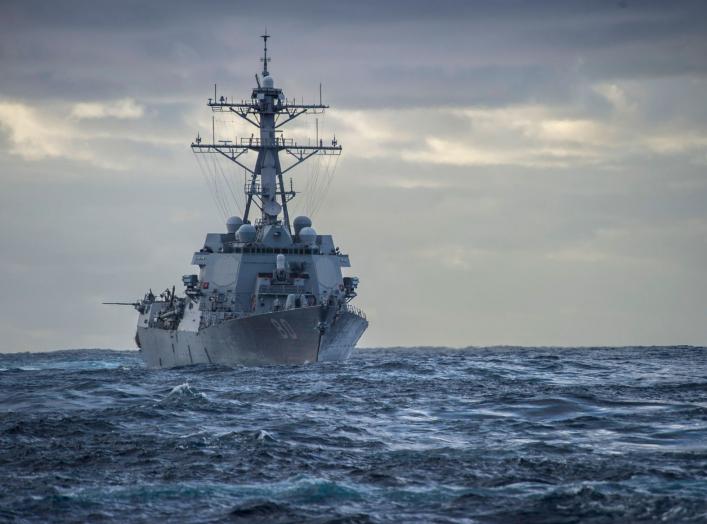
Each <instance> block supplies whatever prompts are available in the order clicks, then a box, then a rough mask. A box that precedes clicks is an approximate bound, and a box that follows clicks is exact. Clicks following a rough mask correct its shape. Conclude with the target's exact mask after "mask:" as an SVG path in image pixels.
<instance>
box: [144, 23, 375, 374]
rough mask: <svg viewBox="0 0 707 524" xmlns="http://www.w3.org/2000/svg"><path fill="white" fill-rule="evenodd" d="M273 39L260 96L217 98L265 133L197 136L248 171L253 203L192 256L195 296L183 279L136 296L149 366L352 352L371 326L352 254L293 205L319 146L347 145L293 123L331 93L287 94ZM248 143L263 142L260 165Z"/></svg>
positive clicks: (222, 107)
mask: <svg viewBox="0 0 707 524" xmlns="http://www.w3.org/2000/svg"><path fill="white" fill-rule="evenodd" d="M262 38H263V42H264V49H263V57H262V59H261V61H262V63H263V68H262V74H261V76H260V77H259V76H258V75H257V74H256V75H255V79H256V84H257V86H256V87H255V88H254V89H253V90H252V93H251V97H250V99H246V100H240V101H236V102H234V101H233V100H231V101H229V100H228V99H227V98H225V97H223V96H221V97H219V98H217V93H216V92H215V93H214V98H210V99H209V101H208V106H209V107H210V108H211V109H212V111H214V112H228V114H233V115H237V116H238V117H240V118H242V119H243V120H245V121H247V122H248V123H249V124H251V125H252V126H253V127H255V128H257V129H258V130H259V133H258V136H255V133H254V134H253V135H252V136H251V137H248V138H242V139H240V140H238V141H230V140H218V141H217V140H216V139H215V133H212V140H211V143H207V142H205V141H204V140H203V139H202V138H201V136H200V135H197V138H196V139H195V141H194V142H193V143H192V144H191V148H192V150H193V151H194V153H196V154H197V155H202V154H215V155H220V156H222V157H225V158H226V159H228V160H229V161H230V162H233V163H235V164H236V165H238V166H240V167H241V168H242V169H244V170H245V171H246V172H247V174H248V180H247V183H246V184H245V188H244V192H245V198H246V200H245V211H244V214H243V216H242V217H238V216H233V217H230V218H229V219H228V220H227V222H226V231H225V232H222V233H208V234H207V235H206V240H205V242H204V245H203V247H202V248H201V249H200V250H199V251H197V252H196V253H194V255H193V258H192V264H193V265H195V266H198V268H199V272H198V274H192V275H185V276H184V277H182V280H183V284H184V287H185V292H184V296H177V294H176V292H175V288H172V289H171V290H165V292H163V293H162V294H161V295H160V296H155V295H154V294H153V293H152V291H150V292H148V293H147V294H146V295H145V296H144V298H143V299H142V300H140V301H138V302H135V303H132V304H131V305H133V306H134V307H135V308H136V309H137V311H138V312H139V318H138V326H137V334H136V337H135V338H136V343H137V345H138V347H140V348H141V351H142V355H143V357H144V360H145V362H146V363H147V364H148V365H149V366H152V367H172V366H181V365H189V364H196V363H214V364H226V365H236V364H255V365H261V364H299V363H306V362H316V361H327V360H343V359H346V358H348V357H349V356H350V354H351V352H352V351H353V349H354V347H355V345H356V343H357V341H358V340H359V338H360V337H361V335H362V334H363V332H364V331H365V329H366V328H367V326H368V322H367V320H366V317H365V315H364V314H363V313H362V312H361V311H360V310H359V309H357V308H355V307H354V306H352V305H351V300H352V299H353V298H354V297H355V296H356V288H357V286H358V278H356V277H345V276H343V274H342V268H347V267H350V262H349V257H348V255H346V254H344V253H342V252H341V251H340V250H339V248H338V247H336V246H335V244H334V241H333V239H332V237H331V235H321V234H318V233H317V232H316V231H315V229H314V228H313V227H312V221H311V220H310V219H309V218H308V217H305V216H298V217H296V218H295V219H294V220H292V222H291V221H290V216H289V210H288V202H290V200H291V199H293V198H294V197H295V196H296V193H295V191H294V189H293V187H292V185H290V187H289V188H286V187H285V183H284V179H283V175H284V173H286V172H288V171H289V170H291V169H293V168H294V167H296V166H298V165H299V164H301V163H302V162H305V161H306V160H307V159H309V158H311V157H312V156H314V155H340V154H341V150H342V148H341V145H340V144H338V143H337V141H336V138H333V139H332V140H330V141H327V143H325V142H324V140H323V139H320V138H319V137H317V138H316V140H315V141H314V143H313V144H312V143H311V142H310V143H308V144H307V145H303V144H299V143H296V142H295V141H294V140H292V139H289V138H286V137H285V136H284V134H283V133H282V130H281V128H282V127H283V126H284V125H285V124H287V123H288V122H291V121H292V120H294V119H295V118H298V117H300V116H301V115H304V114H306V113H321V112H323V111H324V110H325V109H327V108H328V106H326V105H324V104H322V103H321V94H320V102H319V103H318V104H304V103H297V102H296V101H295V100H291V99H288V98H286V97H285V95H284V93H283V91H282V89H280V88H279V87H276V86H275V81H274V79H273V77H272V76H271V75H270V73H269V71H268V64H269V61H270V57H269V56H268V48H267V43H268V38H269V35H267V33H266V34H264V35H262ZM320 93H321V91H320ZM248 152H255V153H257V159H256V161H255V165H254V166H252V167H251V166H249V165H247V164H246V162H245V158H244V155H245V154H246V153H248ZM281 157H286V158H287V162H286V164H287V165H286V166H284V167H283V164H281Z"/></svg>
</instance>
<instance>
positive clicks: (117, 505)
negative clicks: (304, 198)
mask: <svg viewBox="0 0 707 524" xmlns="http://www.w3.org/2000/svg"><path fill="white" fill-rule="evenodd" d="M0 370H1V371H0V521H19V522H22V521H28V522H56V521H69V522H82V521H108V520H111V521H116V522H160V521H164V522H707V349H706V348H696V347H651V348H592V349H579V348H577V349H574V348H569V349H568V348H566V349H545V348H485V349H466V350H451V349H433V348H414V349H412V348H411V349H394V350H361V351H359V352H357V354H356V356H355V357H354V358H353V359H352V360H350V361H349V362H346V363H343V364H334V363H332V364H316V365H306V366H294V367H263V368H240V367H239V368H224V367H214V366H197V367H191V368H182V369H175V370H148V369H145V368H144V367H143V365H142V363H141V361H140V359H139V356H138V354H137V353H133V352H113V351H101V350H80V351H62V352H56V353H42V354H21V355H0Z"/></svg>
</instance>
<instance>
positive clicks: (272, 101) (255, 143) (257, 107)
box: [191, 32, 341, 231]
mask: <svg viewBox="0 0 707 524" xmlns="http://www.w3.org/2000/svg"><path fill="white" fill-rule="evenodd" d="M261 38H262V39H263V58H261V59H260V61H261V62H262V63H263V70H262V81H261V79H260V78H258V75H257V74H256V75H255V81H256V83H257V87H256V88H254V89H253V92H252V94H251V98H250V100H241V101H240V102H236V103H234V102H233V100H231V102H228V100H227V99H226V98H225V97H223V96H221V97H220V98H218V99H217V98H216V96H217V93H216V88H215V87H214V98H213V99H211V98H209V101H208V104H207V105H208V106H209V107H210V108H211V109H212V111H214V112H227V111H228V112H231V113H234V114H236V115H238V116H239V117H241V118H242V119H244V120H245V121H246V122H248V123H250V124H252V125H253V126H255V127H257V128H258V129H259V130H260V137H259V138H258V137H255V136H251V137H249V138H241V139H240V140H239V141H238V140H237V143H233V142H232V141H230V140H216V137H215V132H213V133H212V141H213V143H211V144H208V143H204V142H203V139H202V138H201V137H200V136H199V135H197V137H196V139H195V141H194V142H193V143H192V144H191V148H192V151H194V153H218V154H221V155H223V156H224V157H226V158H228V159H229V160H231V161H232V162H234V163H236V164H237V165H239V166H240V167H242V168H243V169H245V170H246V171H247V172H248V173H249V174H250V180H249V182H248V183H246V185H245V187H244V192H245V195H246V206H245V213H244V216H243V220H244V221H248V219H249V214H250V211H251V204H253V203H255V205H256V206H257V207H258V208H259V209H260V211H261V220H262V223H264V224H274V223H277V222H278V221H279V218H278V217H279V215H280V213H282V215H283V220H284V223H285V226H286V227H287V229H288V231H291V228H290V216H289V213H288V211H287V203H288V202H289V201H290V200H291V199H292V198H294V197H295V195H296V192H295V191H294V189H293V188H292V185H291V184H290V189H289V190H287V189H286V188H285V184H284V180H283V174H285V173H287V172H288V171H289V170H291V169H292V168H294V167H295V166H298V165H299V164H301V163H302V162H304V161H305V160H307V159H308V158H311V157H312V156H314V155H340V154H341V145H339V144H338V143H337V141H336V137H334V138H333V139H332V140H331V145H324V141H323V140H321V139H320V138H319V137H318V136H317V137H316V139H315V142H314V144H315V145H306V146H305V145H299V144H297V143H295V142H294V141H293V140H292V139H288V138H285V137H284V136H282V132H281V131H278V129H279V128H280V127H282V126H284V125H285V124H287V123H288V122H291V121H292V120H294V119H295V118H297V117H298V116H300V115H303V114H305V113H310V114H319V113H323V112H324V110H325V109H327V108H328V107H329V106H328V105H324V104H322V101H321V88H320V91H319V104H303V103H302V104H298V103H296V101H295V100H289V99H287V98H285V95H284V93H283V92H282V89H279V88H276V87H275V82H274V80H273V78H272V76H270V73H269V72H268V63H269V62H270V57H269V56H268V38H270V35H268V34H267V32H266V33H265V34H263V35H261ZM278 133H279V134H280V136H278ZM248 151H255V152H257V153H258V157H257V159H256V161H255V166H254V167H253V168H250V167H248V166H247V165H246V164H244V163H243V159H241V157H242V155H244V154H245V153H247V152H248ZM280 152H285V153H287V154H288V155H290V156H291V157H292V159H294V161H293V162H292V163H290V164H289V165H287V166H286V167H285V168H284V169H283V167H282V165H281V163H280ZM290 182H291V181H290ZM278 200H279V202H278Z"/></svg>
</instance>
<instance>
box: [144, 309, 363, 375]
mask: <svg viewBox="0 0 707 524" xmlns="http://www.w3.org/2000/svg"><path fill="white" fill-rule="evenodd" d="M321 316H322V311H321V309H320V308H319V307H306V308H299V309H291V310H287V311H277V312H272V313H267V314H262V315H253V316H249V317H244V318H239V319H232V320H227V321H224V322H221V323H219V324H216V325H213V326H209V327H207V328H204V329H201V330H200V331H181V330H167V329H159V328H150V327H139V328H138V331H137V336H138V339H139V345H140V349H141V354H142V356H143V359H144V361H145V363H146V364H147V366H148V367H153V368H169V367H178V366H189V365H193V364H219V365H225V366H236V365H246V366H248V365H250V366H262V365H276V364H291V365H294V364H307V363H312V362H324V361H341V360H346V359H347V358H349V356H350V355H351V353H352V352H353V350H354V347H355V346H356V343H357V342H358V340H359V339H360V338H361V335H362V334H363V332H364V331H365V330H366V327H367V326H368V322H367V321H366V320H365V319H364V318H362V317H361V316H358V315H356V314H354V313H351V312H349V311H343V312H340V313H339V314H337V315H335V316H334V315H329V317H330V318H326V319H325V326H326V327H325V329H324V331H323V332H321V331H320V329H319V328H318V326H319V325H320V321H321Z"/></svg>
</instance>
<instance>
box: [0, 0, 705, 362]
mask: <svg viewBox="0 0 707 524" xmlns="http://www.w3.org/2000/svg"><path fill="white" fill-rule="evenodd" d="M266 25H267V29H268V31H269V32H270V33H271V34H272V39H271V40H270V50H271V55H272V62H271V65H270V70H271V73H272V75H273V77H274V78H275V82H276V85H277V86H279V87H282V88H283V89H284V90H285V94H286V95H287V96H289V97H297V98H298V99H299V98H300V97H304V100H305V101H308V100H309V101H312V102H313V101H315V100H316V99H318V90H319V83H320V82H322V84H323V94H324V101H325V102H326V103H329V104H331V106H332V109H331V110H330V111H329V112H328V113H327V114H326V115H324V116H323V117H321V118H320V121H319V128H320V134H321V135H323V136H326V137H328V136H330V135H331V134H332V133H334V132H335V133H336V136H337V139H338V140H339V142H340V143H341V144H342V145H343V146H344V154H343V156H342V157H341V159H340V160H339V162H338V164H337V166H336V167H337V169H336V171H335V173H334V175H333V177H332V176H331V175H328V174H327V172H328V171H331V170H327V167H333V166H327V164H326V162H325V161H322V162H320V163H318V164H317V163H314V164H311V165H310V166H302V167H300V168H298V169H297V170H293V171H292V173H293V179H294V184H295V187H296V188H299V189H301V190H306V189H309V197H308V196H307V194H303V195H302V196H301V197H300V199H299V205H298V206H297V207H296V209H295V211H297V212H310V211H312V208H313V207H315V206H313V203H312V202H311V200H312V199H311V196H312V192H313V191H314V189H315V188H314V187H312V184H311V183H308V180H311V179H312V178H313V177H317V180H318V186H317V187H318V188H319V189H320V190H321V189H326V187H327V186H328V188H329V191H328V193H327V198H326V200H324V201H323V202H322V203H321V206H320V207H319V209H318V210H316V213H314V215H313V221H314V226H315V228H316V229H317V230H318V232H320V233H331V234H333V235H334V240H335V242H336V244H337V245H339V246H340V247H341V249H342V251H344V252H347V253H349V254H350V256H351V261H352V265H353V268H352V271H351V273H350V274H354V275H358V276H359V277H360V279H361V285H360V289H359V291H360V295H359V298H358V299H357V303H358V305H359V306H361V307H362V308H363V309H364V310H365V311H366V312H367V313H368V317H369V319H370V327H369V330H368V331H367V333H366V334H365V336H364V338H363V339H362V341H361V345H364V346H390V345H450V346H467V345H499V344H518V345H631V344H641V345H651V344H699V345H703V344H707V96H706V93H707V4H705V3H704V2H694V3H693V2H680V1H670V2H666V1H656V2H639V1H633V0H619V1H607V2H602V1H591V2H568V1H558V2H540V1H528V2H469V1H459V2H447V1H440V0H435V1H428V2H411V1H399V2H381V1H375V2H373V1H370V2H368V1H360V0H359V1H356V2H335V1H327V2H296V1H288V2H268V3H262V2H252V1H251V2H236V1H229V2H194V1H191V2H143V1H140V2H129V1H128V2H100V1H99V2H96V1H87V2H72V1H57V2H31V1H27V0H23V1H18V2H12V1H8V0H5V1H3V2H2V3H0V184H1V186H0V224H1V225H0V274H1V275H2V287H1V289H2V293H1V294H0V334H1V335H2V338H1V339H0V340H1V342H0V351H27V350H47V349H61V348H78V347H106V348H129V347H133V341H132V340H133V335H134V332H135V322H136V313H135V311H133V310H132V309H130V308H111V307H108V306H102V305H100V303H101V302H102V301H104V300H109V299H111V300H134V299H136V298H139V297H141V296H142V294H143V293H144V292H145V291H146V289H147V288H148V287H152V289H153V290H161V289H164V288H166V287H168V286H171V285H172V284H179V282H180V278H181V275H183V274H186V273H191V272H195V268H193V267H191V266H190V265H189V262H190V260H191V254H192V252H193V251H195V250H198V249H199V248H200V247H201V246H202V242H203V237H204V235H205V234H206V233H207V232H219V231H223V230H224V225H223V222H224V221H223V211H222V210H221V209H220V206H219V205H218V204H217V203H216V202H220V203H225V204H226V205H228V206H230V207H229V208H228V212H229V214H231V213H232V214H237V213H238V206H237V205H236V203H234V202H232V201H231V200H232V199H231V196H230V194H229V192H228V187H227V186H226V185H225V182H224V181H223V179H221V178H216V179H213V178H209V177H210V173H212V174H213V173H216V175H217V176H221V175H220V171H214V170H215V169H222V170H223V175H225V176H226V177H230V178H228V180H230V181H231V184H232V188H234V189H236V190H237V189H239V188H240V187H241V184H242V172H241V171H238V170H236V169H233V168H231V167H230V166H228V165H225V164H208V163H205V161H202V163H201V165H200V163H198V162H197V160H196V159H195V158H194V155H193V154H192V152H191V150H190V148H189V144H190V142H191V141H192V139H193V138H194V136H195V135H196V133H197V132H200V133H201V134H202V135H206V136H209V135H210V128H211V113H210V111H209V110H208V108H207V107H206V106H205V103H206V99H207V98H208V97H209V96H212V93H213V83H218V86H219V92H220V94H224V95H225V96H228V97H231V96H233V97H234V98H242V97H248V96H250V89H251V88H252V87H253V86H254V82H255V81H254V77H253V75H254V74H255V73H256V72H258V71H259V68H260V63H259V60H258V59H259V56H260V54H261V52H262V50H261V41H260V40H259V39H258V36H259V35H260V34H261V33H262V32H263V29H264V27H265V26H266ZM295 124H296V125H295ZM217 126H218V128H219V130H220V134H221V137H222V138H227V139H234V137H235V135H238V136H248V135H249V134H250V132H251V131H250V130H249V129H247V128H245V127H243V126H242V125H241V124H240V123H236V122H233V121H232V120H228V119H225V118H223V117H219V119H218V121H217ZM286 133H287V136H292V137H299V138H300V139H301V138H302V137H304V136H307V135H312V136H313V135H314V133H315V122H314V120H312V119H310V120H305V119H302V120H301V121H299V119H298V121H296V122H293V124H292V128H291V129H288V130H286ZM251 160H253V159H251ZM202 170H203V172H202ZM214 180H216V182H218V183H219V184H220V185H219V186H216V187H214V183H215V182H214ZM216 190H218V193H217V194H216V198H217V200H215V199H214V191H216ZM314 194H315V195H316V193H314Z"/></svg>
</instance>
